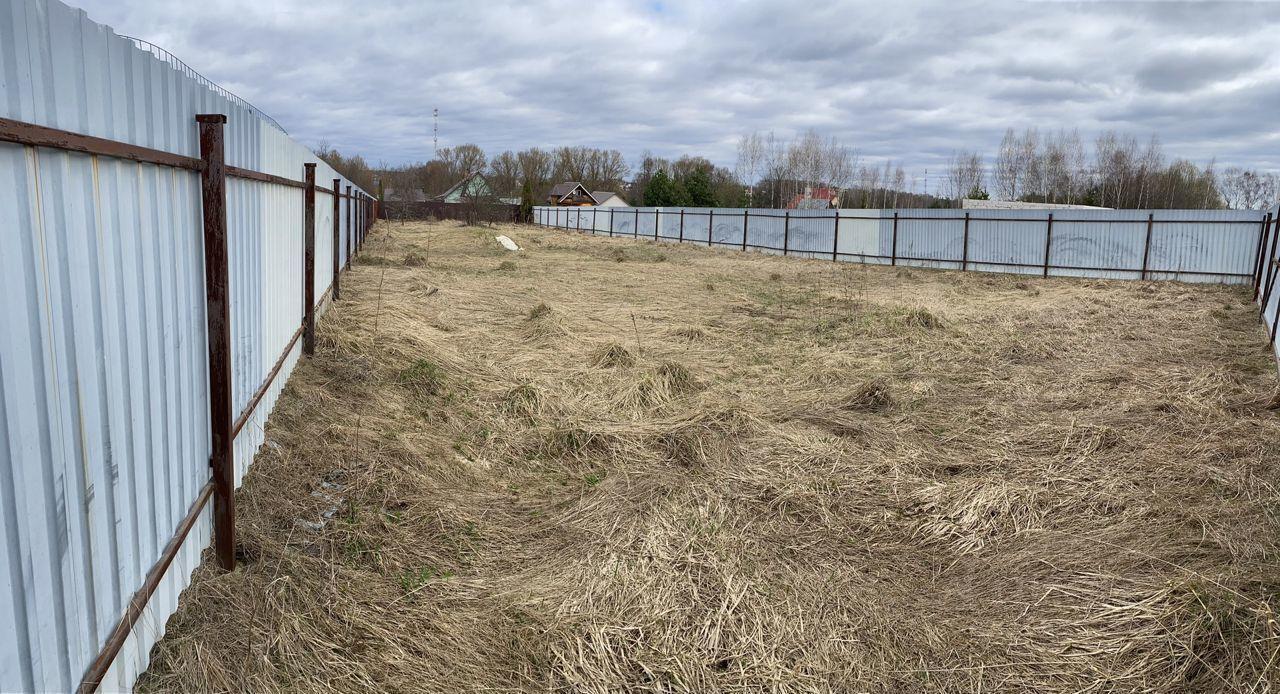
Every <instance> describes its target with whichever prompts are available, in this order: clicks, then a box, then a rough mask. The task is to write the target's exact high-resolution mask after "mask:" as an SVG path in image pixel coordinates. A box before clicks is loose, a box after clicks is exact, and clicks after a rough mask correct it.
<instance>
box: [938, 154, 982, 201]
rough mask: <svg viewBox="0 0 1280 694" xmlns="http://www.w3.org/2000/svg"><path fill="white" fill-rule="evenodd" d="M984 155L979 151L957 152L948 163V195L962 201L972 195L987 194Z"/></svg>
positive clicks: (952, 198) (954, 199)
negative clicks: (984, 187) (984, 181)
mask: <svg viewBox="0 0 1280 694" xmlns="http://www.w3.org/2000/svg"><path fill="white" fill-rule="evenodd" d="M984 178H985V175H984V173H983V168H982V155H981V154H978V153H977V152H955V153H953V154H952V155H951V159H950V161H949V162H948V164H947V181H946V184H947V197H948V198H950V199H951V200H953V201H955V204H956V206H957V207H959V206H960V201H961V200H962V199H964V198H965V197H969V196H971V195H985V194H986V193H985V190H984V189H983V179H984Z"/></svg>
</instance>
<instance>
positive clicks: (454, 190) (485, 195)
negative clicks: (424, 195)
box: [432, 171, 520, 205]
mask: <svg viewBox="0 0 1280 694" xmlns="http://www.w3.org/2000/svg"><path fill="white" fill-rule="evenodd" d="M494 198H495V196H494V194H493V189H492V188H490V187H489V181H488V180H486V179H485V177H484V174H482V173H480V172H479V171H473V172H471V173H469V174H467V175H466V176H464V177H463V179H462V180H461V181H458V182H457V183H455V184H453V185H452V186H451V187H450V188H449V190H446V191H445V192H443V193H441V194H439V195H437V196H435V197H434V198H432V199H433V200H435V201H436V202H471V201H473V200H485V199H494ZM496 199H497V201H498V202H501V203H506V204H508V205H518V204H520V198H496Z"/></svg>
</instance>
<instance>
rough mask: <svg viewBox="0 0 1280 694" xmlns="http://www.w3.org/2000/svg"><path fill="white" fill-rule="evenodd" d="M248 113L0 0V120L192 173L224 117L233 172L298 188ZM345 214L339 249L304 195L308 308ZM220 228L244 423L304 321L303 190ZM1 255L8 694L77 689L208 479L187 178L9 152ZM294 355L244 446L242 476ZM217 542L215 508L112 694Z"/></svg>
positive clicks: (293, 148)
mask: <svg viewBox="0 0 1280 694" xmlns="http://www.w3.org/2000/svg"><path fill="white" fill-rule="evenodd" d="M242 103H243V102H239V101H238V100H233V99H230V98H228V97H227V96H224V95H223V94H222V93H219V92H217V91H214V90H212V89H210V88H209V87H207V86H206V85H205V84H204V83H202V82H201V81H200V80H197V79H194V78H193V77H192V76H191V75H189V74H187V73H186V72H184V71H182V70H178V69H175V67H174V66H173V65H172V64H170V63H167V62H165V61H163V60H161V59H159V58H157V57H156V56H155V55H153V54H152V53H150V52H148V51H144V50H140V49H138V48H137V47H135V45H134V43H133V42H131V41H129V40H127V39H124V38H121V37H119V36H116V35H115V34H114V33H113V32H112V31H111V29H110V28H108V27H105V26H102V25H99V24H96V23H94V22H92V21H90V20H89V19H88V17H86V16H85V14H84V13H83V12H81V11H79V10H75V9H72V8H69V7H67V6H66V5H63V4H61V3H59V2H56V1H54V0H12V1H10V2H5V3H0V118H5V119H9V120H13V121H22V122H24V123H30V124H36V125H42V126H48V127H52V128H57V129H60V130H66V131H71V132H74V133H81V134H87V135H93V136H97V137H101V138H106V139H110V140H115V141H120V142H126V143H131V144H134V145H140V146H145V147H149V148H152V149H157V150H163V151H165V152H171V153H176V154H181V155H184V156H187V157H198V156H199V151H198V150H199V147H198V139H197V132H198V131H197V125H196V122H195V115H196V114H199V113H223V114H226V115H227V116H228V119H229V122H228V125H227V126H226V158H227V163H228V164H229V165H232V166H237V167H241V168H244V169H248V170H252V171H258V172H262V173H266V174H272V175H276V176H281V177H285V178H288V179H292V180H295V181H296V180H301V179H302V177H303V164H304V163H305V162H315V161H317V159H316V157H315V155H314V154H312V153H311V152H310V151H309V150H308V149H307V148H306V147H303V146H302V145H300V144H298V143H297V142H295V141H293V140H292V139H290V138H289V137H288V135H286V134H285V133H283V132H282V131H281V130H279V129H277V128H276V127H275V126H273V125H272V124H271V123H269V122H267V121H264V120H263V119H261V118H259V117H258V116H257V115H255V114H254V113H253V112H252V111H251V110H250V109H249V108H246V107H245V106H244V105H241V104H242ZM316 176H317V181H318V182H319V184H320V185H322V186H325V187H328V186H329V185H331V182H332V179H334V178H341V176H339V175H338V174H337V173H336V172H334V171H333V170H332V169H331V168H330V167H328V166H327V165H326V164H324V162H319V166H318V167H317V173H316ZM348 183H349V182H347V181H346V180H342V185H343V186H345V185H348ZM342 204H343V214H342V215H341V216H340V222H341V226H342V229H341V233H342V240H341V241H340V242H339V247H338V248H337V249H335V248H334V247H333V239H332V227H331V224H332V198H331V197H330V196H329V195H328V194H325V193H324V192H320V193H319V194H317V196H316V296H317V297H323V295H324V292H325V291H326V290H328V288H329V285H330V282H331V281H332V272H331V268H332V259H333V254H334V253H335V252H337V253H339V254H340V259H341V261H342V262H343V263H344V264H345V262H346V247H347V243H348V240H347V239H348V238H349V237H350V236H351V235H352V234H354V233H355V231H356V230H355V229H354V228H352V225H348V224H347V215H346V207H347V206H348V205H350V204H351V202H350V201H348V200H345V199H344V200H343V201H342ZM227 217H228V218H227V231H228V251H229V260H230V273H231V276H230V282H231V285H230V292H231V326H232V364H233V398H234V411H235V413H236V414H239V413H240V412H241V410H242V409H243V408H244V407H245V405H246V404H248V403H249V402H250V400H251V398H252V397H253V396H254V394H255V392H256V391H258V389H259V387H260V386H262V384H263V383H264V380H265V379H266V378H267V376H268V374H269V373H270V371H271V369H272V367H273V366H274V365H275V363H276V361H277V359H278V357H279V356H280V354H281V353H282V352H283V351H284V350H285V348H286V346H287V345H289V344H290V341H291V340H292V339H293V337H294V335H295V333H296V332H297V330H298V327H299V324H300V321H301V318H302V314H303V307H302V303H303V298H302V292H301V286H302V271H303V267H302V265H303V234H302V225H303V191H302V190H301V189H299V188H295V187H289V186H286V185H280V184H278V183H268V182H263V181H256V180H245V179H235V178H231V179H228V181H227ZM0 239H2V240H3V246H2V247H3V251H0V392H2V394H3V397H0V424H2V426H0V537H2V538H3V542H4V551H3V553H0V633H3V634H5V638H4V639H3V640H0V690H3V691H15V690H22V691H68V690H71V689H74V688H76V687H77V686H78V685H79V684H80V681H81V678H82V677H83V675H84V673H85V670H86V667H87V666H88V664H89V663H90V662H91V661H92V659H93V658H94V657H95V655H96V654H97V653H99V651H100V649H101V647H102V645H103V643H104V641H105V639H106V637H107V635H108V634H109V633H110V631H111V630H112V629H113V628H114V627H115V625H116V624H117V623H118V621H119V620H120V617H121V615H122V613H123V612H124V609H125V605H126V604H127V602H128V601H129V599H130V597H131V596H132V595H133V594H134V592H135V591H136V590H138V588H139V587H140V586H141V585H142V583H143V579H144V576H145V575H146V573H147V572H148V570H150V569H151V567H152V566H153V565H154V564H155V563H156V561H157V559H158V558H159V556H160V554H161V550H162V549H163V547H164V545H165V544H166V542H167V541H168V540H169V538H170V537H172V536H173V534H174V530H175V527H176V526H177V524H178V523H179V521H180V520H181V519H182V518H183V517H184V516H185V515H186V513H187V511H188V509H189V508H190V507H191V505H192V502H193V501H194V500H195V499H196V496H197V494H198V493H199V492H200V490H201V489H202V488H203V487H204V485H205V484H206V483H207V482H208V481H209V478H210V471H209V467H208V460H209V455H210V432H209V393H208V360H207V351H206V332H207V328H206V315H205V289H204V274H203V262H204V261H203V255H204V250H203V245H202V244H203V229H202V212H201V193H200V174H199V173H198V172H196V171H192V170H188V169H182V168H174V167H168V166H159V165H155V164H147V163H138V162H135V161H127V160H123V159H117V158H111V157H107V156H97V155H90V154H83V153H79V152H74V151H67V150H62V149H54V148H47V147H33V146H24V145H21V144H13V143H9V142H0ZM300 349H301V346H300V343H295V344H294V346H293V348H292V350H290V352H289V354H288V356H287V357H286V359H285V364H284V367H283V369H282V370H281V373H280V376H279V377H278V378H276V379H275V381H274V382H273V385H272V386H271V387H270V388H269V389H268V390H267V392H266V394H265V395H264V397H263V398H262V399H261V401H260V403H259V404H258V406H257V407H256V409H254V411H253V413H252V415H251V416H250V417H249V419H248V422H247V424H246V425H245V426H244V427H243V429H242V430H241V433H240V434H239V436H238V437H237V438H236V440H235V454H236V460H237V475H236V479H237V480H239V478H240V476H241V475H242V474H243V472H244V467H245V465H247V464H248V463H249V462H250V461H251V460H252V457H253V453H254V452H255V451H256V449H257V448H258V447H259V446H260V445H261V443H262V439H263V433H262V428H263V424H264V422H265V421H266V417H267V415H268V413H269V412H270V411H271V408H272V405H273V403H274V401H275V399H276V396H277V395H278V393H279V391H280V389H281V388H282V387H283V385H284V382H285V378H286V377H287V374H288V372H289V371H290V370H291V369H292V367H293V364H294V362H296V361H297V359H298V355H299V352H300ZM210 531H211V521H210V513H209V510H208V508H206V510H205V511H204V513H203V514H202V515H201V516H200V518H199V520H198V521H197V523H196V525H195V527H194V529H193V530H192V532H191V534H190V535H189V537H188V538H187V541H186V543H185V544H184V545H183V547H182V549H181V551H180V552H179V554H178V556H177V558H176V559H175V561H174V563H173V565H172V566H171V567H170V568H169V570H168V572H167V573H166V574H165V578H164V580H163V581H162V582H161V584H160V586H159V588H158V589H157V590H156V592H155V593H154V595H153V596H152V598H151V600H150V602H149V604H148V606H147V610H146V613H145V616H144V617H143V618H142V619H141V620H140V621H139V622H138V623H137V625H136V627H135V628H134V630H133V631H132V634H131V636H130V638H129V639H128V641H127V642H126V643H125V645H124V647H123V648H122V650H121V651H120V653H119V655H118V657H117V658H116V659H115V661H114V665H113V667H112V669H111V671H110V672H109V675H108V678H107V679H106V680H105V681H104V683H103V689H106V690H109V691H114V690H124V689H128V688H130V687H131V686H132V683H133V682H134V680H135V679H136V677H137V675H138V674H139V673H140V672H141V670H142V669H144V668H145V667H146V665H147V654H148V651H149V649H150V648H151V645H152V644H153V643H154V642H155V640H156V639H157V638H159V636H160V635H161V634H162V633H163V629H164V623H165V621H166V620H167V619H168V617H169V615H170V614H171V613H172V612H173V610H174V609H175V607H176V604H177V599H178V594H179V592H180V591H181V590H182V589H183V588H184V587H185V586H186V585H187V582H188V580H189V577H190V574H191V571H192V570H193V569H194V568H195V567H196V566H197V564H198V562H199V559H200V553H201V551H202V550H203V549H204V547H205V546H206V545H207V544H208V541H209V537H210Z"/></svg>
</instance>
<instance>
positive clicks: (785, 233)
mask: <svg viewBox="0 0 1280 694" xmlns="http://www.w3.org/2000/svg"><path fill="white" fill-rule="evenodd" d="M744 235H745V234H744ZM790 241H791V210H787V212H786V215H785V216H784V217H783V218H782V255H783V257H786V255H787V245H788V244H789V243H790Z"/></svg>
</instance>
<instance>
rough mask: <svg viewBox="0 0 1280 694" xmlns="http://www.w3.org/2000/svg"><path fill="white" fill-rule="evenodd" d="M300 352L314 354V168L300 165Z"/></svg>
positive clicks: (310, 163)
mask: <svg viewBox="0 0 1280 694" xmlns="http://www.w3.org/2000/svg"><path fill="white" fill-rule="evenodd" d="M302 168H303V175H304V179H303V180H304V182H305V183H306V184H307V187H306V188H305V189H303V195H302V206H303V209H302V353H303V354H306V355H308V356H310V355H312V354H315V353H316V165H315V163H314V162H308V163H306V164H303V165H302Z"/></svg>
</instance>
